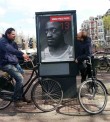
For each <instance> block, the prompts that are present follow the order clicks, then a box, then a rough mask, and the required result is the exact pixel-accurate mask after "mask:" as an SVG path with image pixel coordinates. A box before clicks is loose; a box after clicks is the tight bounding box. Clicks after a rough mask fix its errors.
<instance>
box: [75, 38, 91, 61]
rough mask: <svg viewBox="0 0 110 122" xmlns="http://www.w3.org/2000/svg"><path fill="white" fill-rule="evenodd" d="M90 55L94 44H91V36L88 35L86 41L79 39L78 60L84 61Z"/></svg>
mask: <svg viewBox="0 0 110 122" xmlns="http://www.w3.org/2000/svg"><path fill="white" fill-rule="evenodd" d="M88 56H89V57H91V56H92V46H91V38H90V37H86V38H85V39H84V41H78V40H77V57H76V59H77V60H78V62H79V63H80V62H83V61H84V60H86V59H88Z"/></svg>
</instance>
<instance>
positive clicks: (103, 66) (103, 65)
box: [96, 52, 110, 72]
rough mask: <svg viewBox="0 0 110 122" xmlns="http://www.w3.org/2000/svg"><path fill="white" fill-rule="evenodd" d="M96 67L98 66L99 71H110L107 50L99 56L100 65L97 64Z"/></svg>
mask: <svg viewBox="0 0 110 122" xmlns="http://www.w3.org/2000/svg"><path fill="white" fill-rule="evenodd" d="M97 54H98V52H97ZM96 68H97V72H103V71H106V72H109V71H110V59H109V57H108V55H107V53H106V52H103V56H101V57H100V58H98V65H97V66H96Z"/></svg>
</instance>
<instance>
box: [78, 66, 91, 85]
mask: <svg viewBox="0 0 110 122" xmlns="http://www.w3.org/2000/svg"><path fill="white" fill-rule="evenodd" d="M80 73H81V83H82V82H83V81H85V80H86V78H87V77H88V78H91V77H92V73H91V67H90V65H87V67H86V68H82V69H80Z"/></svg>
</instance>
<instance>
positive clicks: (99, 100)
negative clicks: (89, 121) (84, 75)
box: [78, 79, 107, 114]
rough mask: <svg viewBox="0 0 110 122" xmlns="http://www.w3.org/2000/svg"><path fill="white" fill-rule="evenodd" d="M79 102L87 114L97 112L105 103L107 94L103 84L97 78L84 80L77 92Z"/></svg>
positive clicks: (101, 109)
mask: <svg viewBox="0 0 110 122" xmlns="http://www.w3.org/2000/svg"><path fill="white" fill-rule="evenodd" d="M78 99H79V103H80V105H81V106H82V108H83V109H84V110H85V111H86V112H88V113H89V114H98V113H100V112H102V111H103V110H104V108H105V107H106V104H107V94H106V90H105V88H104V86H103V85H102V83H100V82H99V81H98V80H94V81H92V79H91V80H87V81H84V82H83V83H82V84H81V86H80V88H79V93H78Z"/></svg>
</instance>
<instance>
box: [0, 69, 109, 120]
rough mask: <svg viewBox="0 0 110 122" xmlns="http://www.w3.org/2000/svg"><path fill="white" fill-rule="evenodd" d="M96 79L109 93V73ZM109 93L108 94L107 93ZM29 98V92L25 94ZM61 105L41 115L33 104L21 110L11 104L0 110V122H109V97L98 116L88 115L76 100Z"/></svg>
mask: <svg viewBox="0 0 110 122" xmlns="http://www.w3.org/2000/svg"><path fill="white" fill-rule="evenodd" d="M30 72H31V71H26V74H25V81H26V80H27V79H28V77H29V75H30ZM97 77H98V79H100V80H103V82H104V84H105V85H106V87H107V89H108V90H109V91H110V76H109V73H104V74H103V76H102V75H100V74H98V76H97ZM77 84H80V76H78V77H77ZM109 93H110V92H109ZM27 97H28V98H30V91H29V92H28V94H27ZM68 101H69V102H68V104H67V103H66V102H64V101H63V102H64V103H62V106H59V108H58V109H57V110H55V111H52V112H47V113H43V112H42V111H40V110H38V109H37V108H36V107H35V106H34V104H33V103H32V104H27V105H24V106H23V107H21V108H15V107H14V106H13V103H12V104H11V105H10V106H9V107H8V108H6V109H4V110H0V122H12V121H15V122H31V121H32V122H56V121H57V122H73V121H75V122H80V121H81V122H88V121H91V122H95V121H100V122H109V121H110V96H108V103H107V106H106V108H105V110H104V111H103V113H101V114H98V115H88V114H87V113H86V112H85V111H83V109H82V108H81V107H80V105H79V104H78V100H77V98H74V100H71V99H70V100H69V99H68Z"/></svg>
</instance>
